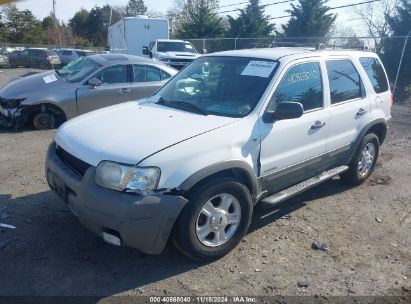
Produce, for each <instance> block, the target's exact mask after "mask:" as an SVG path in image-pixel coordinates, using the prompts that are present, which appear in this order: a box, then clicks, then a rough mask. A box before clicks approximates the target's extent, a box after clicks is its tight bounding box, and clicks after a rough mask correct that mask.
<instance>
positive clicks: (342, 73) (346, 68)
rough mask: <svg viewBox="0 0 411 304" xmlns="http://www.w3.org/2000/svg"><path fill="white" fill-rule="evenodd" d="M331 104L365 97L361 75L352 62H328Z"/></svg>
mask: <svg viewBox="0 0 411 304" xmlns="http://www.w3.org/2000/svg"><path fill="white" fill-rule="evenodd" d="M327 71H328V80H329V81H330V93H331V104H336V103H340V102H344V101H348V100H352V99H356V98H362V97H363V92H364V90H363V86H362V83H361V78H360V75H359V74H358V72H357V70H356V69H355V67H354V65H353V63H352V62H351V61H350V60H330V61H327Z"/></svg>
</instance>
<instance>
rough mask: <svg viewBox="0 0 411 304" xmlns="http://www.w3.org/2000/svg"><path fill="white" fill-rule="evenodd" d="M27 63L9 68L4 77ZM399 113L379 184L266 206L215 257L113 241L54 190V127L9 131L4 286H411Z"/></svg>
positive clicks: (0, 265)
mask: <svg viewBox="0 0 411 304" xmlns="http://www.w3.org/2000/svg"><path fill="white" fill-rule="evenodd" d="M29 71H32V70H27V69H15V70H4V71H3V72H1V73H0V85H4V83H5V82H6V81H7V80H8V79H10V78H13V77H16V76H18V75H20V74H24V73H26V72H29ZM393 116H394V119H393V123H392V127H391V129H390V131H389V134H388V138H387V141H386V142H385V144H384V145H383V147H382V149H381V155H380V159H379V162H378V165H377V168H376V170H375V172H374V173H373V175H372V176H371V178H370V179H369V181H367V182H366V183H365V184H363V185H362V186H360V187H358V188H349V187H347V186H344V185H342V184H341V183H340V181H339V180H338V178H336V179H334V180H331V181H328V182H326V183H324V184H322V185H321V186H319V187H317V188H315V189H313V190H311V191H309V192H306V193H305V194H303V195H300V196H298V197H295V198H293V199H291V200H288V201H286V202H284V203H282V204H280V205H278V206H276V207H271V208H269V209H267V207H265V206H263V205H259V206H258V207H257V208H256V210H255V213H254V220H253V224H252V227H251V229H250V231H249V234H248V235H247V236H246V238H245V239H244V240H243V242H242V243H241V244H240V245H239V246H238V247H237V248H236V249H235V250H233V251H232V252H231V253H230V254H229V255H227V256H226V257H224V258H222V259H221V260H219V261H216V262H213V263H210V264H199V263H195V262H192V261H190V260H188V259H187V258H186V257H185V256H183V255H182V254H180V253H179V252H178V251H177V250H176V249H174V248H173V247H172V246H171V245H169V246H167V248H166V250H165V251H164V253H162V254H161V255H157V256H148V255H144V254H141V253H139V252H138V251H136V250H133V249H129V248H117V247H113V246H110V245H108V244H105V243H104V242H103V241H102V240H100V239H99V238H98V237H96V236H94V235H93V234H91V233H90V232H88V231H87V230H86V229H84V228H83V227H82V226H81V225H80V224H79V223H78V221H77V220H76V218H75V217H74V216H73V215H72V214H71V213H70V211H69V210H68V208H67V207H66V206H65V205H64V203H63V202H62V201H60V199H59V198H58V197H57V196H56V195H55V194H53V193H52V192H50V191H49V188H48V186H47V184H46V181H45V178H44V158H45V152H46V148H47V146H48V144H49V143H50V141H51V140H52V137H53V135H54V132H55V131H34V130H32V129H30V128H28V127H27V128H25V129H23V130H21V131H18V132H10V131H7V130H1V129H0V222H1V223H6V224H11V225H14V226H16V229H8V228H0V269H1V275H0V295H48V296H49V295H94V296H98V297H102V298H104V297H108V296H111V295H199V294H201V295H254V296H257V295H297V296H298V295H322V296H345V295H355V296H363V295H410V290H411V250H410V248H411V246H410V245H411V233H410V232H411V187H410V184H411V166H410V164H411V133H410V130H411V119H410V118H411V107H409V106H397V107H396V109H395V111H394V114H393ZM315 241H318V242H321V243H325V244H326V245H327V246H328V250H327V251H322V250H314V249H312V243H313V242H315Z"/></svg>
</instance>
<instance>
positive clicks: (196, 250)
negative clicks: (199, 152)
mask: <svg viewBox="0 0 411 304" xmlns="http://www.w3.org/2000/svg"><path fill="white" fill-rule="evenodd" d="M252 212H253V204H252V200H251V195H250V192H249V190H248V189H247V187H246V186H244V185H243V184H241V183H240V182H238V181H234V180H228V179H219V178H217V179H215V180H213V181H211V182H208V183H205V184H203V185H202V186H200V187H199V188H198V189H197V190H195V191H194V192H193V193H191V195H190V199H189V202H188V204H187V205H186V207H185V208H184V209H183V211H182V212H181V214H180V216H179V219H178V221H177V224H176V227H175V231H174V232H175V235H174V241H175V243H176V245H177V247H178V248H179V249H180V250H181V251H182V252H183V253H185V254H186V255H187V256H189V257H190V258H192V259H195V260H214V259H218V258H220V257H222V256H224V255H226V254H227V253H228V252H230V251H231V250H232V249H233V248H234V247H235V246H236V245H237V244H238V243H239V242H240V241H241V240H242V238H243V237H244V236H245V234H246V233H247V230H248V227H249V226H250V223H251V217H252Z"/></svg>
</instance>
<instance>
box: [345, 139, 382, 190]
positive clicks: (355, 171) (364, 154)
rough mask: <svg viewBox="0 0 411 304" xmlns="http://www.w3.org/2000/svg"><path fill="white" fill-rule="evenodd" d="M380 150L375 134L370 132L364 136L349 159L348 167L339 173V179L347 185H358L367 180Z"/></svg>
mask: <svg viewBox="0 0 411 304" xmlns="http://www.w3.org/2000/svg"><path fill="white" fill-rule="evenodd" d="M379 150H380V142H379V140H378V137H377V135H375V134H373V133H370V134H367V135H365V136H364V138H363V139H362V141H361V144H360V146H359V148H358V151H357V152H356V153H355V155H354V157H353V159H352V160H351V162H350V164H349V165H348V166H349V169H348V170H347V171H346V172H344V173H343V174H341V180H342V181H343V182H344V183H345V184H348V185H352V186H358V185H361V184H362V183H363V182H365V181H366V180H367V178H368V177H369V176H370V175H371V173H372V171H374V168H375V165H376V163H377V159H378V153H379Z"/></svg>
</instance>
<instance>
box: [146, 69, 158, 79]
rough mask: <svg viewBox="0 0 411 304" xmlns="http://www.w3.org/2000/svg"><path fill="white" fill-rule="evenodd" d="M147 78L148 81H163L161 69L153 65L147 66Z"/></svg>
mask: <svg viewBox="0 0 411 304" xmlns="http://www.w3.org/2000/svg"><path fill="white" fill-rule="evenodd" d="M146 80H147V81H148V82H150V81H161V75H160V70H159V69H157V68H155V67H152V66H147V67H146Z"/></svg>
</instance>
